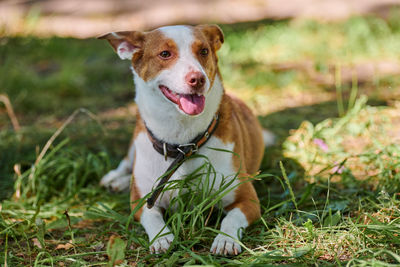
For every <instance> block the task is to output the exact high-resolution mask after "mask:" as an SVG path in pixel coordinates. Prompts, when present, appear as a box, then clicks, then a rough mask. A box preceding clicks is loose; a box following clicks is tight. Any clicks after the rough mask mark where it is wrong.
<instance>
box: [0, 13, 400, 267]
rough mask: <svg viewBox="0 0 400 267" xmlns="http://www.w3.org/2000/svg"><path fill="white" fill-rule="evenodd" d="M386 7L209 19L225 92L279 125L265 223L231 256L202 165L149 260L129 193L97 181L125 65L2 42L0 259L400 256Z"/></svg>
mask: <svg viewBox="0 0 400 267" xmlns="http://www.w3.org/2000/svg"><path fill="white" fill-rule="evenodd" d="M397 17H398V15H393V17H389V18H387V19H385V20H384V19H381V18H377V17H352V18H349V19H348V20H345V21H343V22H329V23H328V22H327V23H321V22H316V21H313V20H296V21H286V20H285V21H277V22H271V21H259V22H253V23H240V24H233V25H221V26H222V28H223V30H224V32H225V36H226V42H225V44H224V46H223V48H222V49H221V51H220V52H219V57H220V66H221V72H222V75H223V78H224V82H225V86H226V88H227V90H228V91H230V92H232V93H234V94H236V95H237V96H239V97H240V98H242V99H243V100H245V101H246V103H247V104H248V105H249V106H250V107H251V108H252V109H253V110H254V111H255V113H256V114H257V115H258V116H259V119H260V122H261V123H262V125H263V126H264V127H266V128H268V129H270V130H271V131H272V132H274V133H275V134H276V135H277V136H278V141H277V144H276V145H275V146H274V147H272V148H268V149H266V153H265V157H264V160H263V163H262V166H261V172H260V173H259V174H256V175H255V181H254V183H255V185H256V188H257V192H258V195H259V197H260V200H261V205H262V219H261V220H259V221H257V222H256V223H255V224H254V225H252V226H250V227H249V228H248V230H247V231H246V232H245V235H244V238H243V240H242V243H243V251H244V252H243V253H242V254H241V255H239V256H238V257H224V256H213V255H210V253H209V252H208V250H209V247H210V245H211V243H212V240H213V238H214V237H215V236H216V234H217V231H216V230H215V229H218V225H219V223H220V218H221V212H220V210H219V209H218V204H217V199H216V196H217V195H218V194H212V193H211V192H207V191H206V190H204V189H201V188H196V186H197V185H196V177H197V176H198V175H200V174H201V173H206V174H208V173H210V172H212V171H211V169H210V168H208V167H209V166H204V169H202V170H199V171H198V172H197V173H194V174H192V175H191V176H189V177H187V178H186V179H185V180H184V181H183V182H181V183H178V184H176V185H174V186H176V187H178V188H186V187H187V186H188V185H194V186H195V188H196V189H195V190H196V194H193V192H188V193H186V194H182V195H181V197H180V198H179V199H176V200H175V201H176V202H177V205H178V210H177V212H171V211H169V210H167V212H166V214H165V218H166V220H167V221H168V225H170V226H171V231H172V232H173V233H174V234H175V236H176V237H177V239H176V240H175V241H174V244H173V247H172V249H171V250H170V251H168V253H167V254H165V255H161V256H154V255H151V254H149V251H148V249H147V248H148V244H149V241H148V240H147V239H146V235H145V234H144V230H143V228H142V227H141V226H140V224H138V223H137V222H134V221H133V218H132V215H133V212H134V211H133V212H132V211H130V209H129V196H128V194H127V193H122V194H115V193H111V192H108V191H107V190H105V189H103V188H100V186H99V185H98V182H99V179H100V178H101V177H102V175H104V174H105V173H106V172H107V171H108V170H110V169H111V168H114V167H115V166H116V165H117V163H118V161H119V160H120V159H121V158H122V157H123V156H124V154H125V153H126V151H127V144H128V143H129V139H130V136H131V133H132V131H133V129H134V127H135V119H134V115H135V113H136V112H137V111H136V107H135V104H134V103H133V97H134V86H133V83H132V79H131V74H130V71H129V69H128V63H126V62H122V61H120V60H119V59H118V57H117V56H116V55H115V54H114V53H113V51H112V49H111V48H110V47H109V46H108V44H106V43H105V42H102V41H99V40H93V39H88V40H78V39H73V38H56V37H53V38H44V39H43V38H36V37H4V38H2V39H1V40H0V62H1V63H2V64H0V73H1V74H2V79H0V88H1V90H2V91H1V92H2V93H5V94H7V96H8V97H9V99H10V102H11V104H12V106H13V108H14V110H15V114H16V117H17V118H18V120H19V123H20V124H21V129H20V130H18V131H16V129H14V127H13V125H12V123H11V121H10V119H9V113H8V112H7V110H6V109H5V107H4V106H3V105H2V103H0V148H1V151H3V153H0V187H1V190H0V199H1V203H0V251H1V252H4V253H0V262H1V264H3V263H4V265H7V266H26V265H36V266H47V265H52V264H54V265H57V266H71V265H73V266H82V265H88V266H94V265H107V264H108V265H113V264H116V263H118V264H121V265H132V266H148V265H160V266H163V265H165V266H176V265H184V264H186V265H194V264H200V265H207V264H209V265H216V266H222V265H227V266H235V265H238V264H245V265H257V264H260V265H261V264H275V265H285V264H286V265H315V264H316V265H333V266H340V265H347V264H348V265H363V266H384V265H388V264H394V265H395V264H400V239H399V236H398V235H399V234H400V227H399V215H400V210H399V202H400V201H399V187H400V186H399V185H400V183H399V180H400V136H399V132H400V115H399V114H400V104H399V86H400V80H399V78H398V74H399V73H400V67H399V66H400V65H399V64H400V57H399V54H398V51H400V38H399V37H400V23H399V22H398V19H397ZM83 108H84V109H83ZM76 110H78V111H77V112H75V113H74V111H76ZM71 114H74V115H73V116H71ZM69 119H72V120H69ZM66 121H68V124H67V125H66V127H65V129H64V128H63V126H65V125H63V123H65V122H66ZM57 129H63V130H62V132H61V133H60V135H57V136H56V138H55V140H54V142H53V141H51V136H52V135H54V134H55V133H56V131H57ZM46 143H49V144H50V147H49V149H48V150H47V149H45V147H46V146H45V145H46ZM42 151H43V152H46V153H44V154H43V153H41V152H42ZM42 155H44V156H43V157H42ZM221 190H223V189H221ZM188 207H195V208H188Z"/></svg>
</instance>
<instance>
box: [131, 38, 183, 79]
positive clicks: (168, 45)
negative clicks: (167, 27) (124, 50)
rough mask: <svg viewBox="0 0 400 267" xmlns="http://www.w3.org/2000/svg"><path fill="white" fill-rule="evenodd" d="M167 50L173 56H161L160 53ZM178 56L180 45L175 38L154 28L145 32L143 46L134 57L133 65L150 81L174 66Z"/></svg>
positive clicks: (141, 75) (142, 76)
mask: <svg viewBox="0 0 400 267" xmlns="http://www.w3.org/2000/svg"><path fill="white" fill-rule="evenodd" d="M165 50H167V51H169V52H170V53H171V58H169V59H163V58H160V56H159V54H160V53H161V52H162V51H165ZM178 57H179V55H178V46H177V45H176V43H175V42H174V40H172V39H169V38H167V37H165V35H164V34H162V32H160V31H159V30H154V31H151V32H148V33H146V34H145V38H144V43H143V47H142V48H141V49H140V50H139V51H138V52H137V53H135V54H134V55H133V57H132V66H133V68H134V69H135V71H136V72H137V73H138V74H139V76H140V77H141V78H142V79H143V80H144V81H148V80H151V79H152V78H154V77H156V76H157V75H158V73H160V72H161V71H162V70H164V69H167V68H170V67H171V66H173V65H174V64H175V62H176V61H177V59H178Z"/></svg>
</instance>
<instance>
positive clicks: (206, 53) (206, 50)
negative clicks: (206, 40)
mask: <svg viewBox="0 0 400 267" xmlns="http://www.w3.org/2000/svg"><path fill="white" fill-rule="evenodd" d="M200 55H202V56H204V57H205V56H207V55H208V49H207V48H203V49H201V50H200Z"/></svg>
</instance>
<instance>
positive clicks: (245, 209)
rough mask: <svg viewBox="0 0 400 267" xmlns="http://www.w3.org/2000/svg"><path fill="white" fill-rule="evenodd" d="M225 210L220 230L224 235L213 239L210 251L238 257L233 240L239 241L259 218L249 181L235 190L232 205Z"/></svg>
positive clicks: (255, 197)
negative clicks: (243, 233) (245, 230)
mask: <svg viewBox="0 0 400 267" xmlns="http://www.w3.org/2000/svg"><path fill="white" fill-rule="evenodd" d="M225 209H226V210H229V211H228V213H227V215H226V216H225V218H224V219H223V220H222V223H221V229H220V231H221V232H223V233H224V234H218V235H217V236H216V237H215V239H214V242H213V244H212V245H211V250H210V251H211V252H212V253H214V254H224V255H238V254H239V253H240V252H241V247H240V245H239V243H238V242H236V241H235V239H236V240H240V239H241V238H242V232H243V230H244V229H245V228H246V227H247V226H248V225H250V224H251V223H252V222H254V221H255V220H257V219H258V218H260V216H261V214H260V204H259V200H258V198H257V193H256V191H255V189H254V187H253V185H252V184H251V182H250V181H248V182H245V183H243V184H241V185H240V186H239V187H238V188H237V189H236V190H235V201H234V203H232V204H230V205H229V206H227V207H225Z"/></svg>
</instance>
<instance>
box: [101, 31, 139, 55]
mask: <svg viewBox="0 0 400 267" xmlns="http://www.w3.org/2000/svg"><path fill="white" fill-rule="evenodd" d="M144 37H145V34H144V33H143V32H138V31H122V32H111V33H107V34H104V35H102V36H99V37H97V39H106V40H107V41H108V42H109V43H110V44H111V46H112V47H113V48H114V50H115V52H117V54H118V56H119V57H120V58H121V59H129V60H131V59H132V56H133V54H134V53H135V52H137V51H138V50H139V49H140V48H141V47H142V46H143V42H144Z"/></svg>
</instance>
